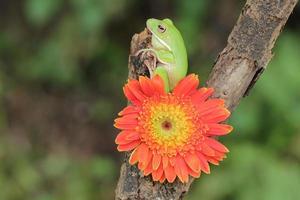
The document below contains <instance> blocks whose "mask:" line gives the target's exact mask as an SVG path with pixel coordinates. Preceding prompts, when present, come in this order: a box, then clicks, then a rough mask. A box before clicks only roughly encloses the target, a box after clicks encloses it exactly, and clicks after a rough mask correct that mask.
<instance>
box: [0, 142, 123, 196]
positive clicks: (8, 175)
mask: <svg viewBox="0 0 300 200" xmlns="http://www.w3.org/2000/svg"><path fill="white" fill-rule="evenodd" d="M1 141H2V142H1V145H0V158H1V165H0V186H1V190H0V199H11V200H13V199H15V200H19V199H20V200H27V199H28V200H29V199H30V200H33V199H34V200H44V199H58V200H60V199H61V200H63V199H76V200H86V199H95V200H96V199H99V198H100V199H106V198H108V199H112V197H113V190H111V188H113V187H114V182H115V180H116V171H117V169H116V164H115V163H114V162H112V160H111V159H108V158H105V157H102V156H94V157H93V158H91V159H88V160H86V159H80V158H74V157H73V156H71V155H67V154H57V153H56V154H49V155H42V156H41V155H40V156H37V155H34V152H33V151H32V149H31V148H30V147H24V146H23V145H18V148H15V146H16V144H13V143H11V142H9V141H8V140H5V139H4V138H3V137H1Z"/></svg>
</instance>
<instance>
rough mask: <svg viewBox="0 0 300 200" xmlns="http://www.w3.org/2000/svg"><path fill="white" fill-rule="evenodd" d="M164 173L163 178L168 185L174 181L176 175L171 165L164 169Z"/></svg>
mask: <svg viewBox="0 0 300 200" xmlns="http://www.w3.org/2000/svg"><path fill="white" fill-rule="evenodd" d="M164 172H165V176H166V178H167V180H168V182H169V183H173V182H174V180H175V179H176V173H175V169H174V167H173V166H171V165H168V166H167V167H166V168H165V169H164Z"/></svg>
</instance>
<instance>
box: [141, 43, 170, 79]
mask: <svg viewBox="0 0 300 200" xmlns="http://www.w3.org/2000/svg"><path fill="white" fill-rule="evenodd" d="M140 53H142V57H144V56H145V55H146V53H151V55H153V56H154V61H153V64H152V65H151V66H147V65H146V66H147V67H148V69H149V71H150V75H151V77H152V75H153V72H154V71H155V69H156V68H157V67H158V65H160V67H162V68H165V70H166V71H167V72H168V75H169V73H171V72H172V70H174V68H173V67H174V66H175V58H174V55H173V53H172V52H171V51H168V50H164V49H159V50H156V49H151V48H149V49H141V50H139V51H138V52H137V53H136V54H135V55H136V56H137V55H139V54H140Z"/></svg>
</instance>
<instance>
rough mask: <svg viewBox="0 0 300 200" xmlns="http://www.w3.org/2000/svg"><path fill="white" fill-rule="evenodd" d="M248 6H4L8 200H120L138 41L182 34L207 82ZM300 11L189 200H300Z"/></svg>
mask: <svg viewBox="0 0 300 200" xmlns="http://www.w3.org/2000/svg"><path fill="white" fill-rule="evenodd" d="M244 3H245V1H238V0H227V1H216V0H206V1H199V0H185V1H180V0H175V1H174V0H173V1H171V0H170V1H160V0H145V1H139V0H131V1H125V0H65V1H61V0H44V1H41V0H24V1H17V0H10V1H0V131H1V133H0V200H71V199H72V200H96V199H113V198H114V188H115V186H116V182H117V178H118V176H119V167H120V163H121V160H122V156H123V155H122V154H119V153H118V152H116V145H115V144H114V138H115V136H116V134H117V130H116V129H114V128H113V126H112V124H113V119H114V118H115V117H116V113H117V112H118V111H119V110H120V109H121V108H122V107H123V106H125V105H126V101H125V98H124V97H123V94H122V85H123V84H124V83H125V81H126V79H127V59H128V53H129V45H130V40H131V37H132V35H133V34H134V33H136V32H139V31H141V30H143V29H144V27H145V20H146V19H147V18H150V17H155V18H164V17H169V18H171V19H173V20H174V23H175V24H176V25H177V27H178V28H179V29H180V31H181V32H182V34H183V37H184V39H185V41H186V46H187V49H188V53H189V63H190V72H194V73H198V74H200V76H201V79H202V83H204V82H205V80H206V78H207V76H208V73H209V71H210V69H211V67H212V65H213V62H214V60H215V58H216V57H217V55H218V53H219V52H220V51H221V50H222V49H223V48H224V47H225V45H226V39H227V37H228V34H229V33H230V30H231V29H232V27H233V25H234V23H235V21H236V20H237V17H238V15H239V12H240V9H241V7H242V6H243V4H244ZM299 43H300V7H299V5H298V7H296V10H295V11H294V13H293V15H292V16H291V18H290V20H289V21H288V23H287V25H286V27H285V29H284V31H283V33H282V34H281V36H280V38H279V40H278V42H277V44H276V48H275V49H274V54H275V55H274V58H273V60H272V61H271V63H270V64H269V66H268V68H267V70H266V71H265V73H264V74H263V76H262V77H261V79H260V80H259V81H258V83H257V85H256V86H255V87H254V89H253V90H252V91H251V93H250V96H249V97H247V98H245V99H243V100H242V102H241V104H240V106H239V107H238V108H237V109H236V111H235V112H234V113H233V114H232V118H231V119H230V123H231V124H232V125H233V126H234V127H235V131H234V132H233V133H231V134H230V135H229V136H227V137H225V138H222V141H223V142H224V143H225V144H226V146H228V147H229V149H230V150H231V152H230V154H229V155H228V158H227V159H226V160H225V161H224V162H223V163H221V165H220V167H212V173H211V175H203V176H202V177H201V178H200V179H197V180H196V181H195V182H194V184H193V185H192V188H191V190H190V192H189V193H188V195H187V199H188V200H194V199H195V200H196V199H199V198H201V199H205V200H214V199H221V200H222V199H223V200H225V199H226V200H227V199H231V200H248V199H257V200H283V199H284V200H296V199H300V190H299V189H300V134H299V133H300V89H299V87H300V59H299V58H300V51H299Z"/></svg>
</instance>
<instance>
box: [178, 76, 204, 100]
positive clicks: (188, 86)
mask: <svg viewBox="0 0 300 200" xmlns="http://www.w3.org/2000/svg"><path fill="white" fill-rule="evenodd" d="M198 85H199V79H198V76H197V75H195V74H190V75H188V76H186V77H185V78H183V79H182V80H181V81H179V83H178V84H177V85H176V86H175V88H174V89H173V94H174V95H175V96H180V97H181V96H186V95H189V94H191V93H193V92H196V89H197V87H198Z"/></svg>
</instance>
